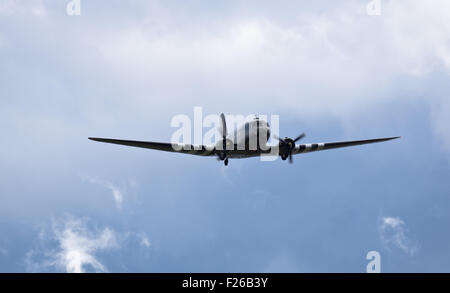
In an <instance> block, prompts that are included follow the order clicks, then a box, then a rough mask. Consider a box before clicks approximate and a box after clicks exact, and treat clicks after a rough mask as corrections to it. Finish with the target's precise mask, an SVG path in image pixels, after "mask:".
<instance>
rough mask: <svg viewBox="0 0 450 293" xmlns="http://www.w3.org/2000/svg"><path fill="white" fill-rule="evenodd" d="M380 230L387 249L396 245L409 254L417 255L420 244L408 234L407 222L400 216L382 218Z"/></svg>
mask: <svg viewBox="0 0 450 293" xmlns="http://www.w3.org/2000/svg"><path fill="white" fill-rule="evenodd" d="M378 231H379V235H380V239H381V241H382V243H383V245H384V247H385V248H386V249H387V250H391V249H392V248H394V247H395V248H398V249H400V250H401V251H403V252H404V253H406V254H409V255H415V254H416V253H417V252H418V251H419V246H418V244H417V243H416V242H414V241H412V240H411V239H410V238H409V237H408V236H407V228H406V224H405V222H404V221H403V220H402V219H400V218H398V217H383V218H381V220H380V224H379V226H378Z"/></svg>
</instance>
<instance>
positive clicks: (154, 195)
mask: <svg viewBox="0 0 450 293" xmlns="http://www.w3.org/2000/svg"><path fill="white" fill-rule="evenodd" d="M447 2H448V1H444V0H442V1H438V0H436V1H419V0H409V1H407V0H397V1H385V0H381V15H380V16H369V15H367V12H366V6H367V4H368V3H369V1H366V0H361V1H357V0H355V1H350V0H349V1H339V3H334V2H333V3H332V4H331V1H314V2H311V1H281V2H279V1H278V2H277V3H275V2H273V1H226V2H225V1H224V2H222V3H219V2H218V1H216V2H214V3H213V2H211V1H133V3H123V1H100V0H98V1H86V0H84V1H83V0H81V5H82V8H81V15H80V16H68V15H67V14H66V5H67V3H69V1H33V2H32V1H20V0H17V1H8V0H0V64H1V66H0V88H1V90H0V125H1V128H0V129H1V130H2V135H1V136H0V146H1V150H2V151H1V152H0V198H1V202H2V204H1V205H0V232H1V233H0V234H1V235H2V236H1V237H0V272H36V271H39V272H40V271H45V272H74V271H75V272H77V271H84V272H93V271H97V272H228V271H231V272H365V269H366V265H367V263H368V261H367V260H366V258H365V257H366V254H367V253H368V252H369V251H371V250H376V251H378V252H380V255H381V271H383V272H448V271H449V270H450V250H449V248H448V247H449V245H448V242H449V241H450V237H449V235H448V227H449V225H450V217H449V214H448V212H449V209H450V198H449V196H450V185H449V181H448V178H449V175H450V172H449V171H450V169H449V155H450V132H449V130H448V125H449V123H450V118H449V117H450V99H449V97H448V92H449V73H450V22H448V19H449V16H450V5H449V3H447ZM194 106H201V107H202V108H203V112H204V114H205V115H207V114H217V113H220V112H225V113H232V114H244V115H247V114H251V113H259V114H266V115H270V114H278V115H280V134H281V135H282V136H291V137H293V136H296V135H298V134H299V133H301V132H306V134H307V137H306V138H305V139H304V142H322V141H336V140H348V139H360V138H375V137H384V136H396V135H401V136H402V139H401V140H397V141H391V142H386V143H383V144H376V145H368V146H361V147H355V148H347V149H340V150H332V151H325V152H317V153H311V154H305V155H299V156H296V157H295V158H294V159H295V164H292V165H290V164H287V163H286V162H283V161H281V160H277V161H275V162H261V161H259V160H258V159H257V158H253V159H248V160H232V161H230V165H229V166H228V167H226V168H225V167H224V166H223V164H222V163H220V162H217V161H216V160H215V159H211V158H209V159H208V158H199V157H194V156H186V155H181V154H171V153H164V152H157V151H150V150H144V149H135V148H127V147H122V146H114V145H105V144H99V143H94V142H92V141H88V140H87V137H88V136H100V137H115V138H125V139H127V138H128V139H142V140H153V141H169V140H170V137H171V134H172V133H173V131H174V129H173V128H171V127H170V120H171V118H172V117H173V115H176V114H187V115H189V116H191V117H192V115H193V107H194Z"/></svg>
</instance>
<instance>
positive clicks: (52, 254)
mask: <svg viewBox="0 0 450 293" xmlns="http://www.w3.org/2000/svg"><path fill="white" fill-rule="evenodd" d="M46 238H50V240H52V241H55V242H56V243H57V248H56V249H51V250H47V249H46V248H44V251H39V250H31V251H29V252H28V253H27V256H26V263H27V268H28V270H30V271H45V270H47V269H52V268H53V269H56V270H59V271H64V272H67V273H83V272H86V271H94V272H106V271H107V268H106V267H105V265H104V264H102V263H101V262H100V260H99V259H98V257H97V256H96V254H97V253H99V252H101V251H105V250H109V249H113V248H118V242H117V235H116V232H115V231H114V230H113V229H111V228H108V227H106V228H103V229H95V228H94V229H90V228H88V225H87V220H86V219H75V218H73V217H70V216H69V217H67V218H65V219H63V220H59V221H54V222H53V224H52V228H51V231H50V234H48V233H46V232H45V231H41V233H40V240H41V241H43V240H45V239H46ZM41 254H42V255H43V259H41V261H35V260H34V259H35V258H36V257H39V255H41ZM42 255H41V256H42Z"/></svg>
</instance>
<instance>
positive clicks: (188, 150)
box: [89, 113, 400, 166]
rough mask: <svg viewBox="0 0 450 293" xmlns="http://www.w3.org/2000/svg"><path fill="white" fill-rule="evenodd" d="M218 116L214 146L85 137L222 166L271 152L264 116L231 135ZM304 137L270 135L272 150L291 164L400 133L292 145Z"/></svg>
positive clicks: (223, 120)
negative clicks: (253, 144)
mask: <svg viewBox="0 0 450 293" xmlns="http://www.w3.org/2000/svg"><path fill="white" fill-rule="evenodd" d="M220 118H221V125H222V127H221V129H220V132H221V136H222V139H221V140H220V141H218V142H217V143H216V144H215V145H214V146H206V145H199V146H194V145H191V144H173V143H163V142H152V141H137V140H123V139H109V138H98V137H89V139H90V140H93V141H98V142H104V143H112V144H119V145H125V146H133V147H139V148H147V149H153V150H159V151H166V152H175V153H183V154H190V155H197V156H212V157H217V159H218V160H219V161H223V162H224V164H225V166H227V165H228V159H234V158H249V157H256V156H260V155H262V154H270V153H271V151H273V149H272V148H273V147H274V146H268V145H266V144H267V141H268V138H269V137H270V125H269V123H268V122H267V121H265V120H264V119H259V117H255V118H253V120H252V121H249V122H247V123H245V124H244V125H243V126H242V127H240V128H239V129H237V130H236V131H235V133H234V134H231V135H230V134H228V132H227V125H226V121H225V115H224V114H223V113H222V114H221V115H220ZM261 134H264V135H261ZM304 137H305V134H304V133H302V134H300V135H299V136H297V137H296V138H294V139H292V138H289V137H285V138H280V137H278V136H275V135H274V136H273V138H275V139H277V140H278V141H279V144H278V150H275V151H276V153H278V155H279V156H280V157H281V159H282V160H286V159H288V158H289V162H290V163H292V162H293V158H292V156H293V155H296V154H303V153H308V152H316V151H322V150H329V149H336V148H342V147H349V146H356V145H363V144H370V143H377V142H383V141H388V140H393V139H397V138H400V136H395V137H386V138H376V139H365V140H352V141H339V142H325V143H310V144H299V145H296V142H298V141H299V140H301V139H302V138H304ZM252 139H253V141H260V140H262V141H261V142H260V143H261V144H262V145H266V147H263V148H262V147H260V145H259V144H256V147H251V145H250V142H251V141H252Z"/></svg>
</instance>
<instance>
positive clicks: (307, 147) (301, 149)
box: [292, 136, 400, 154]
mask: <svg viewBox="0 0 450 293" xmlns="http://www.w3.org/2000/svg"><path fill="white" fill-rule="evenodd" d="M397 138H400V136H395V137H386V138H376V139H365V140H350V141H339V142H324V143H308V144H300V145H297V146H295V149H294V150H292V153H293V154H301V153H308V152H315V151H323V150H330V149H337V148H344V147H349V146H355V145H362V144H369V143H377V142H383V141H388V140H392V139H397Z"/></svg>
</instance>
